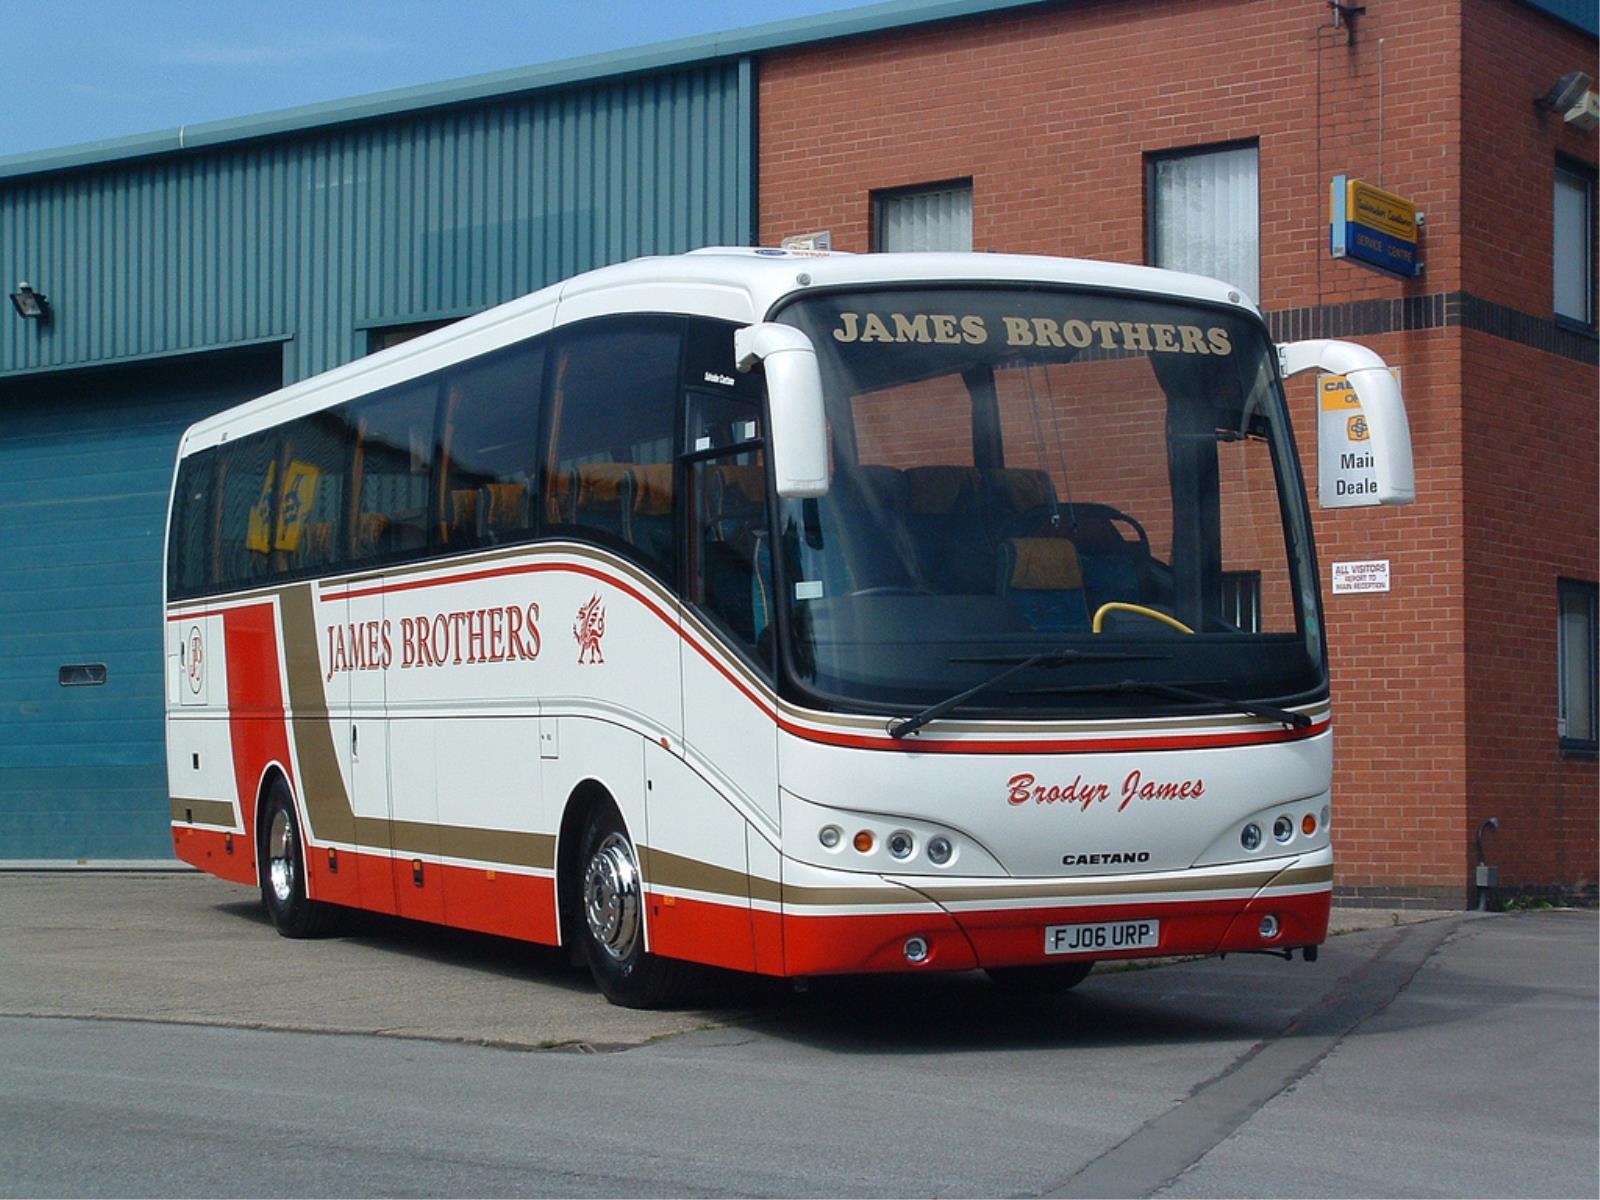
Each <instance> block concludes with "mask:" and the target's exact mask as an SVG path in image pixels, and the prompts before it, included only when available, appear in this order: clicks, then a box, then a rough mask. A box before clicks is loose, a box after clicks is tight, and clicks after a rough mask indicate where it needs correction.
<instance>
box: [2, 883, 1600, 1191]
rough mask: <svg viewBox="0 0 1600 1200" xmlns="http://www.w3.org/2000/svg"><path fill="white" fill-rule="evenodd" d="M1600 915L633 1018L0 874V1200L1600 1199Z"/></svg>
mask: <svg viewBox="0 0 1600 1200" xmlns="http://www.w3.org/2000/svg"><path fill="white" fill-rule="evenodd" d="M1597 926H1600V922H1597V918H1596V914H1595V913H1593V912H1560V913H1548V914H1527V915H1518V916H1490V917H1479V916H1471V915H1459V916H1454V917H1450V918H1446V919H1440V920H1434V921H1429V922H1426V923H1422V924H1414V925H1405V926H1398V927H1380V928H1374V929H1369V930H1367V931H1364V932H1357V933H1352V934H1348V935H1346V936H1343V937H1339V938H1335V939H1333V940H1332V941H1331V942H1330V943H1329V944H1328V945H1327V946H1326V947H1325V948H1324V951H1323V955H1322V958H1321V961H1320V962H1319V963H1317V964H1312V965H1308V964H1304V963H1300V962H1298V961H1297V962H1295V963H1292V964H1286V963H1283V962H1280V961H1277V960H1272V959H1265V958H1250V957H1244V958H1241V957H1237V956H1236V957H1233V958H1229V959H1228V960H1226V961H1223V962H1218V961H1205V962H1190V963H1178V964H1172V965H1167V966H1162V967H1158V968H1154V969H1149V970H1141V971H1123V972H1114V973H1099V972H1097V973H1096V974H1095V975H1093V976H1091V977H1090V979H1089V980H1088V981H1087V982H1086V983H1085V984H1083V985H1082V987H1080V988H1079V989H1078V990H1077V991H1076V992H1073V993H1071V994H1069V995H1067V996H1063V997H1059V998H1055V999H1031V998H1030V999H1019V998H1016V997H1013V996H1008V995H1005V994H1002V993H999V992H996V991H994V990H993V989H991V988H989V987H988V986H987V985H986V984H985V983H984V982H983V981H982V979H981V977H977V976H956V977H946V978H926V979H915V980H876V981H833V982H825V983H818V984H816V985H814V986H813V987H812V988H811V989H810V990H809V991H807V992H805V993H802V994H793V993H790V992H788V991H786V990H782V989H760V988H756V989H749V988H747V989H744V990H743V991H742V992H737V993H735V994H734V998H735V999H736V1000H737V1001H738V1007H736V1008H722V1009H707V1010H697V1011H683V1012H676V1013H666V1014H639V1013H628V1012H624V1011H623V1010H618V1009H614V1008H611V1007H610V1006H609V1005H606V1004H605V1002H604V1001H603V1000H601V999H600V998H599V997H597V996H596V995H595V994H594V993H593V991H592V990H591V989H590V988H589V987H588V986H587V985H586V984H585V982H584V980H583V977H582V975H581V974H580V973H578V972H577V971H575V970H574V969H573V968H571V967H569V966H567V965H566V964H565V962H564V961H563V960H562V959H561V957H560V956H559V955H556V954H553V953H550V952H536V951H535V952H530V951H529V950H527V949H526V948H525V947H520V946H515V945H514V944H511V943H505V942H499V941H496V940H494V939H475V938H462V937H457V936H455V935H450V934H446V933H442V932H438V931H432V930H426V929H422V928H420V927H416V926H410V925H405V924H402V923H398V922H386V923H374V924H373V925H372V926H370V927H368V928H367V929H365V930H364V931H362V932H361V933H359V934H357V935H353V936H347V937H343V938H337V939H331V940H328V941H324V942H310V943H308V942H289V941H285V940H284V939H280V938H277V937H276V936H275V935H274V934H273V933H272V932H271V930H270V929H269V928H268V927H266V926H264V925H262V924H261V923H260V922H259V920H258V919H257V917H256V916H255V915H254V912H253V910H252V909H251V907H250V906H249V905H248V904H247V903H245V901H244V893H242V892H241V891H240V890H238V889H233V888H229V887H227V886H226V885H222V884H218V883H216V881H213V880H209V879H203V878H197V877H192V876H190V877H147V878H142V879H141V878H132V879H129V878H123V879H120V880H114V879H92V878H87V879H86V878H83V877H56V878H45V877H39V878H34V877H21V876H12V877H6V876H0V1194H5V1195H59V1194H78V1195H143V1194H160V1195H293V1194H318V1195H378V1194H399V1195H445V1194H451V1195H459V1194H472V1195H512V1194H522V1195H585V1196H586V1195H654V1194H664V1195H725V1194H740V1195H769V1194H771V1195H833V1194H848V1195H897V1196H899V1195H921V1194H927V1195H1030V1196H1031V1195H1129V1196H1135V1195H1137V1196H1147V1195H1163V1196H1166V1195H1173V1196H1215V1195H1319V1196H1320V1195H1330V1196H1343V1195H1415V1196H1424V1195H1455V1196H1468V1195H1484V1196H1503V1195H1504V1196H1513V1195H1537V1196H1566V1195H1571V1196H1586V1197H1592V1196H1594V1195H1596V1194H1600V1179H1597V1167H1596V1163H1597V1154H1600V1137H1597V1124H1596V1121H1597V1118H1596V1097H1597V1095H1600V1077H1597V1066H1596V1063H1597V1055H1600V1034H1597V995H1596V971H1597V963H1596V935H1597ZM69 1014H71V1015H69ZM86 1018H87V1019H86ZM313 1029H328V1030H337V1031H342V1032H323V1033H313V1032H304V1030H313ZM374 1034H384V1035H385V1036H373V1035H374ZM541 1044H543V1045H546V1046H548V1047H550V1048H547V1049H543V1050H540V1049H533V1048H532V1047H538V1046H540V1045H541ZM508 1047H518V1048H516V1049H512V1048H508Z"/></svg>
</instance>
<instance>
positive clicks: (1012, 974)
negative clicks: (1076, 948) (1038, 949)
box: [984, 962, 1094, 994]
mask: <svg viewBox="0 0 1600 1200" xmlns="http://www.w3.org/2000/svg"><path fill="white" fill-rule="evenodd" d="M1092 970H1094V963H1092V962H1070V963H1050V964H1049V965H1047V966H1042V967H990V968H988V969H987V970H986V971H985V972H984V974H985V975H987V976H988V977H989V982H990V983H992V984H994V986H995V987H997V988H1000V989H1002V990H1003V991H1007V992H1034V993H1036V994H1048V993H1051V992H1065V991H1068V990H1070V989H1071V988H1075V987H1077V986H1078V985H1079V984H1080V983H1082V982H1083V981H1084V980H1085V979H1087V978H1089V972H1090V971H1092Z"/></svg>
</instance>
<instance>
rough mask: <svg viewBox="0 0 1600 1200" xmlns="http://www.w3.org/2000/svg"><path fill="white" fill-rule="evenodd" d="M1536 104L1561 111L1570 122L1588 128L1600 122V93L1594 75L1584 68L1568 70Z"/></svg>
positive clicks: (1562, 117) (1548, 109)
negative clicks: (1596, 89) (1596, 88)
mask: <svg viewBox="0 0 1600 1200" xmlns="http://www.w3.org/2000/svg"><path fill="white" fill-rule="evenodd" d="M1533 103H1534V105H1535V106H1536V107H1538V108H1542V109H1544V110H1545V111H1546V112H1558V113H1560V114H1561V119H1562V120H1563V121H1565V122H1566V123H1567V124H1568V125H1571V126H1573V127H1574V128H1576V129H1581V130H1584V131H1585V132H1587V131H1589V130H1591V129H1593V128H1594V127H1595V126H1596V125H1600V96H1597V95H1596V94H1595V90H1594V79H1593V78H1591V77H1590V76H1589V75H1587V74H1585V73H1584V72H1582V71H1568V72H1567V73H1566V74H1565V75H1563V76H1562V77H1561V78H1560V79H1558V80H1556V82H1555V85H1554V86H1553V87H1551V89H1550V90H1549V91H1548V92H1546V93H1545V94H1544V95H1542V96H1539V97H1537V98H1536V99H1535V100H1534V102H1533Z"/></svg>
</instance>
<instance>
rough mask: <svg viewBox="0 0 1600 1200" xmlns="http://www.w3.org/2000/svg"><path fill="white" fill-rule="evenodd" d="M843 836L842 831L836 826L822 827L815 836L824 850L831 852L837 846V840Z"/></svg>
mask: <svg viewBox="0 0 1600 1200" xmlns="http://www.w3.org/2000/svg"><path fill="white" fill-rule="evenodd" d="M843 836H844V831H843V830H841V829H840V828H839V827H838V826H837V825H824V826H823V827H822V830H821V831H820V832H819V833H818V834H817V841H819V842H821V843H822V845H823V847H824V848H825V849H828V850H832V849H834V848H835V847H837V846H838V845H839V839H840V838H842V837H843Z"/></svg>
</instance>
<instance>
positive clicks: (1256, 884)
mask: <svg viewBox="0 0 1600 1200" xmlns="http://www.w3.org/2000/svg"><path fill="white" fill-rule="evenodd" d="M1332 880H1333V868H1332V867H1331V866H1327V867H1303V868H1293V867H1291V868H1289V869H1287V870H1284V871H1270V870H1269V871H1260V870H1256V871H1243V872H1239V873H1237V874H1232V875H1193V876H1189V875H1185V876H1179V877H1176V878H1171V879H1160V880H1151V879H1148V878H1141V877H1140V876H1137V875H1127V876H1120V877H1117V878H1113V879H1105V878H1099V879H1095V880H1092V881H1086V882H1085V881H1076V880H1064V881H1062V882H1059V883H1043V882H1041V883H1038V884H1029V885H1025V886H1022V887H997V886H994V885H992V884H991V885H988V886H985V885H982V884H977V885H962V884H956V885H951V886H938V885H935V886H932V887H923V886H921V885H920V883H918V884H915V885H912V886H916V887H917V890H918V891H920V892H921V893H922V894H923V895H925V896H927V897H928V898H929V899H931V900H935V901H937V902H938V903H940V904H947V903H948V904H970V903H973V902H975V901H983V900H1077V899H1083V898H1084V897H1092V896H1108V897H1109V896H1137V895H1153V896H1155V895H1160V896H1165V895H1181V894H1183V893H1186V892H1212V891H1238V890H1241V889H1246V888H1248V889H1250V890H1252V891H1259V890H1260V889H1262V888H1265V887H1274V886H1288V885H1290V884H1299V883H1321V882H1332Z"/></svg>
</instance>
